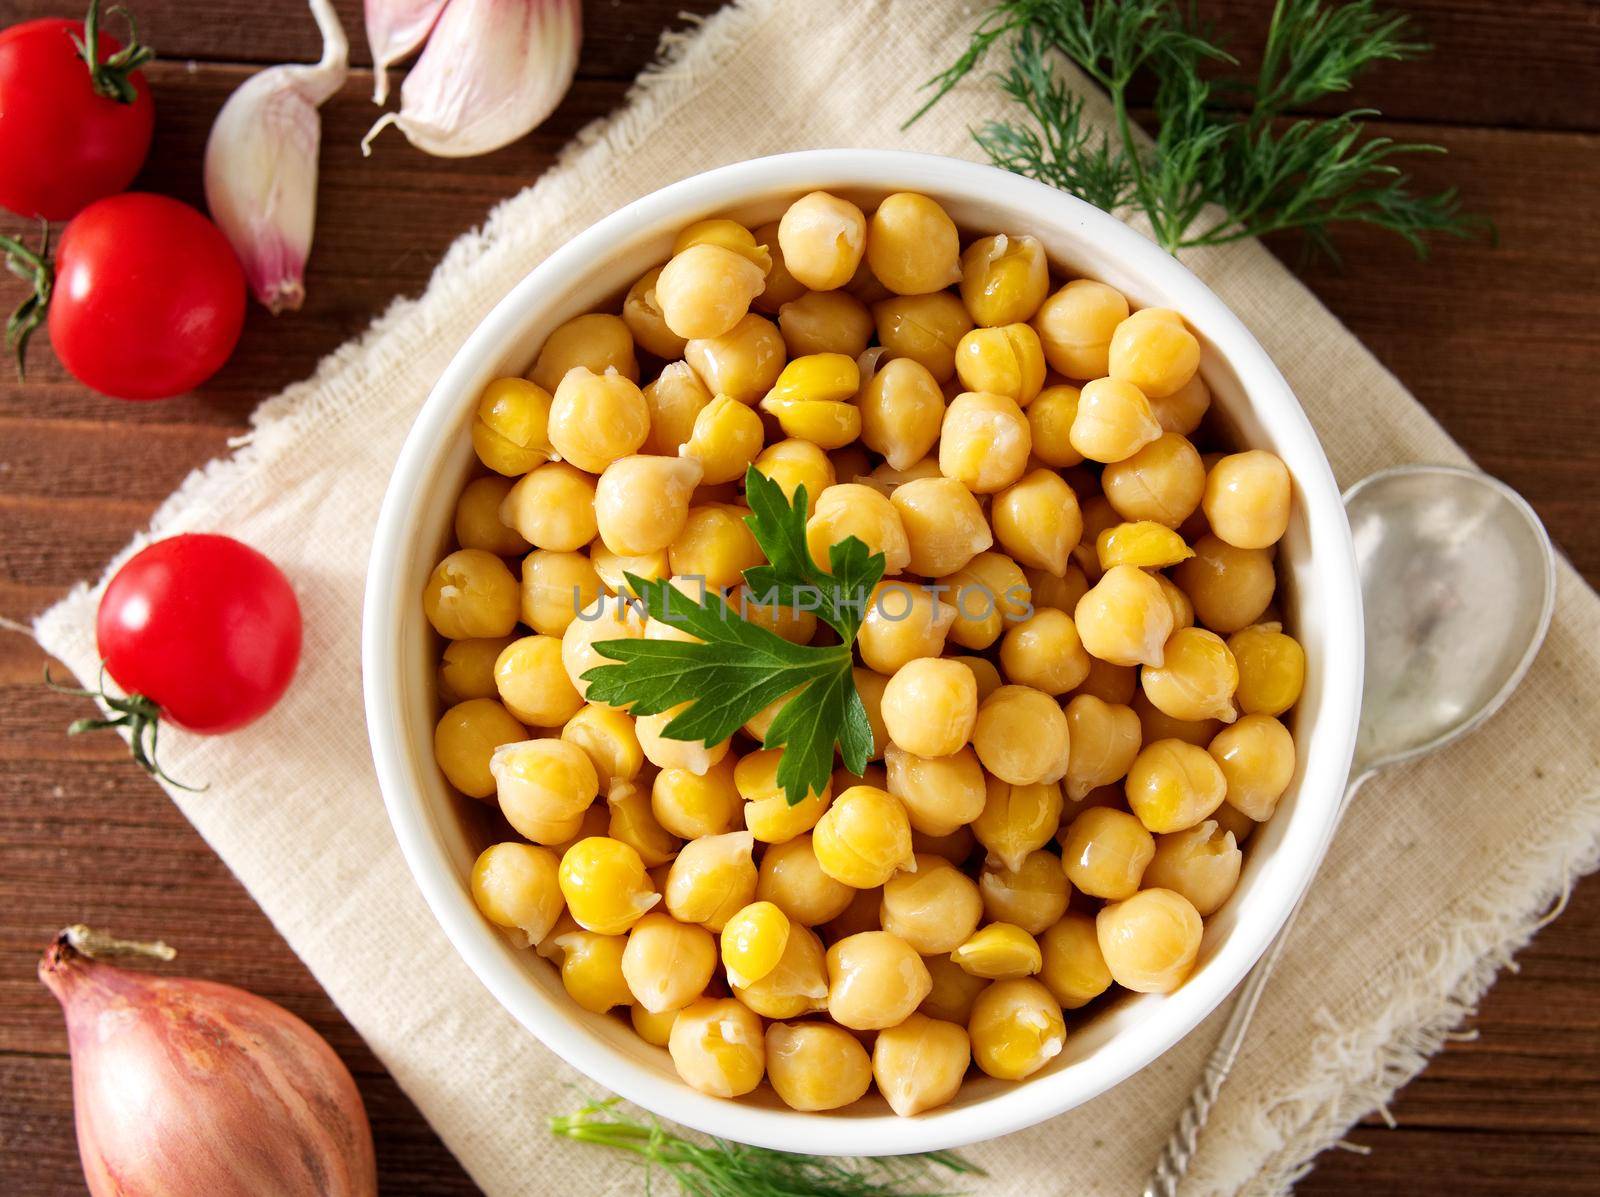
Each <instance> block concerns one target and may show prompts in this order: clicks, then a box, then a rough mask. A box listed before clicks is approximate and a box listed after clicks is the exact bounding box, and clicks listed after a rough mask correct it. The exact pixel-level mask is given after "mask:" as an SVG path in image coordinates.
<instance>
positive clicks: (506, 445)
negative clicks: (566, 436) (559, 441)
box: [472, 378, 559, 477]
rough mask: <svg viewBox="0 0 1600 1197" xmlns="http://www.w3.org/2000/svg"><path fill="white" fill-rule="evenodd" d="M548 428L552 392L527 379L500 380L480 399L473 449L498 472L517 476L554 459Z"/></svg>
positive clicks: (488, 387)
mask: <svg viewBox="0 0 1600 1197" xmlns="http://www.w3.org/2000/svg"><path fill="white" fill-rule="evenodd" d="M558 381H559V380H558ZM549 429H550V392H549V391H547V390H545V388H543V387H541V386H535V385H534V384H533V383H531V382H529V381H527V379H524V378H497V379H495V380H494V381H493V382H491V383H490V384H489V385H488V386H486V387H484V388H483V394H482V396H481V397H480V398H479V399H478V408H477V412H476V418H475V419H474V420H473V421H472V448H473V450H474V451H475V452H476V453H477V455H478V460H479V461H481V462H483V464H484V465H486V466H488V467H489V468H490V469H491V470H493V471H494V472H495V473H497V474H504V475H506V476H507V477H515V476H516V475H518V474H526V473H527V472H528V471H529V470H531V469H533V468H534V467H535V466H537V465H539V464H540V463H541V462H546V461H549V460H550V459H551V458H552V457H554V456H555V450H554V449H552V448H551V447H550V432H549Z"/></svg>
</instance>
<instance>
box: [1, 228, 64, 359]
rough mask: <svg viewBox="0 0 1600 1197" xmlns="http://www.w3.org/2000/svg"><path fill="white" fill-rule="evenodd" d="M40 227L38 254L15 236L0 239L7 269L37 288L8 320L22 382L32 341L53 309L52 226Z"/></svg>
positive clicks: (10, 338)
mask: <svg viewBox="0 0 1600 1197" xmlns="http://www.w3.org/2000/svg"><path fill="white" fill-rule="evenodd" d="M40 225H41V231H40V233H39V250H38V252H37V253H35V252H34V251H33V250H31V249H29V248H28V247H27V246H26V245H24V244H22V242H20V241H18V240H17V239H16V238H15V237H6V236H0V250H3V251H4V252H5V256H6V269H7V270H9V271H11V273H12V274H14V275H16V276H17V277H18V278H20V279H21V280H22V281H23V282H25V283H27V284H28V285H29V286H31V287H32V288H33V293H32V294H31V295H29V296H28V297H27V298H26V299H24V300H23V301H22V302H21V303H19V304H18V305H17V308H16V310H15V311H14V312H12V313H11V316H10V318H9V319H7V320H6V344H7V345H9V346H10V347H11V348H12V349H13V350H14V351H15V352H16V355H17V381H18V382H23V381H25V379H26V369H25V362H26V358H27V353H28V338H29V337H31V336H33V330H34V329H36V328H38V327H39V325H40V324H41V323H43V321H44V316H45V311H46V310H47V309H48V308H49V307H50V292H51V289H52V288H53V287H54V286H55V272H54V271H52V270H51V269H50V226H49V224H47V223H45V222H44V221H41V222H40Z"/></svg>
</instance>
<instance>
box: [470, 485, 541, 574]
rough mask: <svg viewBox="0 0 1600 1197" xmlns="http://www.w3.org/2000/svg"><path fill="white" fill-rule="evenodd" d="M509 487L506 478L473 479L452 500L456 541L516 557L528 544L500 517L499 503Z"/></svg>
mask: <svg viewBox="0 0 1600 1197" xmlns="http://www.w3.org/2000/svg"><path fill="white" fill-rule="evenodd" d="M511 487H512V483H511V480H510V479H509V478H499V477H495V476H493V475H490V476H489V477H485V478H474V479H473V480H472V481H471V482H469V483H467V486H466V489H464V490H463V491H462V492H461V497H460V498H459V499H458V500H456V518H455V523H454V530H455V534H456V543H457V544H458V545H460V546H461V547H462V548H464V549H482V550H483V551H484V552H487V553H493V554H495V556H497V557H518V556H521V555H522V554H523V553H526V552H527V551H528V549H529V548H530V547H531V546H530V545H529V544H528V542H527V541H526V540H524V539H523V538H522V534H521V533H520V532H518V531H517V530H516V529H515V528H513V527H510V526H509V525H507V524H505V523H503V522H502V521H501V519H500V504H501V503H503V502H504V501H505V497H506V495H507V493H509V492H510V490H511Z"/></svg>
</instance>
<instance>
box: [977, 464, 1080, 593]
mask: <svg viewBox="0 0 1600 1197" xmlns="http://www.w3.org/2000/svg"><path fill="white" fill-rule="evenodd" d="M989 518H990V520H991V521H992V522H993V524H994V535H995V539H997V540H998V541H999V542H1000V547H1001V548H1003V549H1005V551H1006V552H1008V553H1010V554H1011V556H1012V557H1013V558H1015V559H1016V560H1017V561H1018V562H1019V563H1021V564H1022V565H1026V566H1032V567H1034V568H1037V569H1043V570H1045V571H1047V572H1049V573H1051V574H1055V575H1057V576H1060V575H1061V574H1063V573H1065V572H1066V568H1067V562H1068V559H1069V556H1070V554H1071V553H1072V550H1073V548H1074V547H1075V546H1076V545H1077V544H1078V541H1079V540H1080V538H1081V537H1082V536H1083V515H1082V513H1081V512H1080V511H1079V509H1078V497H1077V495H1076V494H1074V493H1073V490H1072V487H1071V486H1069V485H1068V484H1067V482H1066V481H1065V480H1064V479H1063V478H1062V477H1061V475H1060V474H1058V473H1056V472H1055V471H1054V470H1045V469H1038V470H1034V471H1032V472H1031V473H1029V474H1028V475H1026V476H1025V477H1024V478H1022V480H1021V481H1019V482H1017V483H1016V484H1015V485H1013V486H1009V487H1007V488H1006V489H1005V490H1003V491H1001V492H1000V493H999V494H997V495H995V497H994V501H993V502H992V503H991V504H990V509H989Z"/></svg>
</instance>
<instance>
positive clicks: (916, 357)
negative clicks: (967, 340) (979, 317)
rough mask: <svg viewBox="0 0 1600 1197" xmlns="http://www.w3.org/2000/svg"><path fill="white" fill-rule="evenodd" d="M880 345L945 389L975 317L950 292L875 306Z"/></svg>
mask: <svg viewBox="0 0 1600 1197" xmlns="http://www.w3.org/2000/svg"><path fill="white" fill-rule="evenodd" d="M872 318H873V322H874V326H875V328H876V330H877V333H878V343H879V344H880V345H882V346H883V347H884V349H885V350H886V351H887V354H888V356H889V357H891V358H900V357H908V358H911V359H912V360H913V361H915V362H917V363H918V364H920V365H921V366H923V367H924V368H925V369H926V370H927V371H928V373H929V374H932V375H933V377H934V378H935V379H936V380H937V381H938V382H939V384H940V385H941V386H942V385H943V384H944V383H947V382H949V381H950V380H951V379H952V378H953V377H955V372H956V346H957V345H959V344H960V343H961V338H962V337H964V336H966V335H967V333H969V332H971V331H972V317H971V316H969V315H968V314H967V309H966V308H965V307H963V306H962V303H961V300H960V299H958V298H957V297H956V296H954V295H952V294H950V293H949V292H948V291H935V292H933V293H932V294H930V295H903V296H898V297H896V298H894V299H885V300H882V301H881V302H879V303H875V304H873V305H872Z"/></svg>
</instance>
